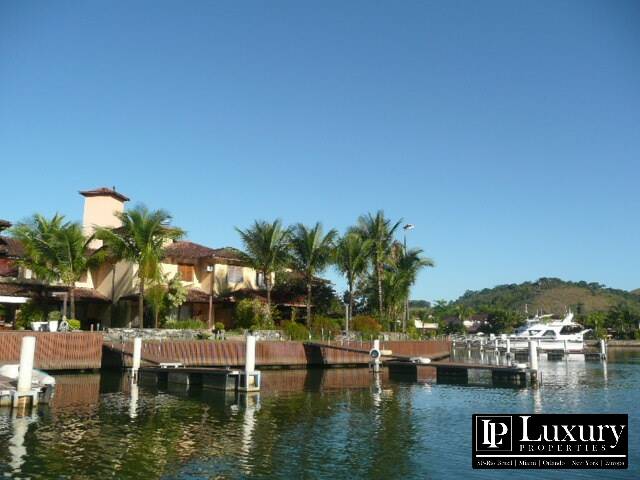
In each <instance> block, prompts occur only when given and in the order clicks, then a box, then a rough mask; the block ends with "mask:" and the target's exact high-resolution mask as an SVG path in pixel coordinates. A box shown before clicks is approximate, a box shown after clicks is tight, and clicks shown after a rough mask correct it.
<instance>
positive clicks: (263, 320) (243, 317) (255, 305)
mask: <svg viewBox="0 0 640 480" xmlns="http://www.w3.org/2000/svg"><path fill="white" fill-rule="evenodd" d="M268 313H269V307H268V306H267V305H265V304H264V303H262V302H261V301H260V300H257V299H249V298H245V299H244V300H240V301H239V302H238V304H237V305H236V309H235V312H234V318H235V321H236V325H237V326H238V327H240V328H251V329H256V330H271V329H273V328H275V323H274V322H275V320H276V319H277V318H278V314H277V313H276V310H275V308H272V309H271V318H269V315H268Z"/></svg>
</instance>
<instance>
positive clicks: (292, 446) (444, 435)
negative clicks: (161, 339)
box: [0, 349, 640, 480]
mask: <svg viewBox="0 0 640 480" xmlns="http://www.w3.org/2000/svg"><path fill="white" fill-rule="evenodd" d="M540 366H541V370H542V384H541V387H540V388H539V389H513V388H494V387H492V386H490V382H486V379H485V378H483V377H482V375H481V374H480V375H478V376H477V377H475V376H473V377H471V378H470V383H471V384H472V385H444V384H437V383H431V382H423V383H415V382H404V381H399V380H396V379H389V378H388V374H387V373H386V371H383V372H382V373H381V374H380V375H379V376H378V377H376V376H374V375H373V374H371V373H370V372H369V371H368V370H367V369H331V370H318V369H316V370H308V371H307V370H282V371H267V372H264V378H263V384H264V387H263V390H262V391H261V392H260V393H259V394H247V395H236V394H235V393H225V392H219V391H203V390H197V389H192V390H191V391H186V390H182V389H176V390H174V389H169V390H168V389H166V388H160V389H158V388H156V387H151V386H150V387H147V386H140V387H136V386H135V385H131V383H130V381H129V379H128V378H127V377H126V376H123V375H121V374H120V373H116V372H102V373H101V374H82V375H60V376H57V380H58V390H57V392H56V398H55V399H54V402H53V403H52V404H51V405H50V406H47V407H40V409H39V410H38V412H37V413H35V412H34V413H33V414H31V415H29V414H27V415H24V416H17V415H15V413H12V412H11V411H10V410H1V411H0V444H1V445H2V448H0V475H3V476H4V478H31V479H45V478H46V479H49V478H69V479H92V478H96V479H97V478H99V479H106V478H117V479H125V478H132V479H145V480H151V479H205V478H206V479H209V478H230V479H234V478H282V479H291V478H329V479H332V480H337V479H343V478H344V479H355V478H385V479H394V478H420V479H423V478H430V479H444V478H462V477H466V478H486V479H501V478H505V479H506V478H536V479H540V478H552V479H553V478H557V479H560V478H562V479H568V478H629V479H631V478H640V456H639V454H638V452H639V448H640V415H639V414H638V405H639V403H638V402H639V399H640V351H638V350H623V349H620V350H613V349H612V350H611V351H610V352H609V360H608V361H607V362H606V363H602V362H585V361H584V359H583V358H582V357H581V356H577V355H576V356H571V357H569V359H567V360H562V361H547V360H545V357H544V356H542V357H541V362H540ZM494 412H495V413H527V412H534V413H628V414H629V452H630V455H631V456H630V460H629V464H630V467H629V469H628V470H617V471H614V470H597V471H589V470H564V471H553V470H544V471H539V470H519V471H509V470H503V471H497V470H473V469H472V468H471V414H473V413H494Z"/></svg>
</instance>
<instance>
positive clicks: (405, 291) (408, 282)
mask: <svg viewBox="0 0 640 480" xmlns="http://www.w3.org/2000/svg"><path fill="white" fill-rule="evenodd" d="M397 252H398V255H397V257H396V259H395V262H394V263H395V268H394V274H395V276H396V277H397V281H398V288H399V289H400V293H401V296H402V301H403V302H404V301H405V300H406V299H408V298H409V294H410V293H411V286H412V285H413V284H414V283H416V278H417V276H418V272H419V271H420V270H421V269H423V268H425V267H433V266H435V263H434V261H433V260H432V259H430V258H427V257H423V256H422V254H423V250H422V249H421V248H410V249H409V250H405V249H404V247H402V246H400V248H398V250H397ZM402 322H403V323H402V330H403V331H406V328H407V325H406V317H405V316H404V315H403V317H402Z"/></svg>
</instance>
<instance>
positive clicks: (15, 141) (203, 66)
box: [0, 0, 640, 299]
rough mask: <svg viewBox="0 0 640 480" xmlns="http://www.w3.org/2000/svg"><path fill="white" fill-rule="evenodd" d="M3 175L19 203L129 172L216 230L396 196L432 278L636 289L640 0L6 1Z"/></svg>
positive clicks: (3, 213) (342, 215)
mask: <svg viewBox="0 0 640 480" xmlns="http://www.w3.org/2000/svg"><path fill="white" fill-rule="evenodd" d="M0 179H1V182H0V185H1V187H0V218H6V219H9V220H13V221H15V220H19V219H22V218H24V217H26V216H27V215H30V214H32V213H34V212H42V213H45V214H52V213H54V212H55V211H60V212H61V213H64V214H66V215H68V216H69V217H71V218H73V219H78V220H79V219H80V218H81V215H82V198H81V197H80V196H79V195H78V194H77V191H78V190H81V189H89V188H94V187H98V186H112V185H116V186H117V188H118V190H119V191H121V192H123V193H125V194H126V195H128V196H130V197H131V198H132V199H133V200H135V201H137V202H144V203H145V204H147V205H148V206H150V207H152V208H159V207H163V208H166V209H168V210H169V211H170V212H171V213H172V214H173V216H174V218H175V222H176V224H178V225H180V226H182V227H183V228H185V229H186V230H187V231H188V234H189V238H190V239H192V240H194V241H197V242H202V243H205V244H208V245H211V246H224V245H233V246H240V245H239V239H238V236H237V234H236V233H235V231H234V229H233V227H234V226H240V227H245V226H247V225H249V224H250V223H251V222H252V221H253V220H254V219H260V218H263V219H273V218H275V217H280V218H282V219H283V220H284V221H285V222H287V223H293V222H306V223H312V222H315V221H316V220H319V221H322V222H323V223H324V225H326V226H327V227H335V228H337V229H339V230H340V231H344V229H345V228H346V227H347V226H348V225H350V224H352V223H353V222H354V221H355V220H356V218H357V217H358V215H360V214H362V213H365V212H367V211H375V210H377V209H379V208H382V209H384V210H385V212H386V213H387V214H388V215H389V216H390V217H392V218H394V219H397V218H400V217H403V218H404V219H405V221H407V222H411V223H414V224H415V225H416V228H415V230H413V231H412V232H411V233H410V235H409V238H408V243H409V245H410V246H420V247H422V248H424V249H425V251H426V252H427V253H428V254H429V255H430V256H432V257H433V258H434V259H435V261H436V262H437V267H436V268H434V269H430V270H428V271H425V272H424V273H423V274H421V275H420V277H419V280H418V283H417V285H416V286H415V288H414V293H413V297H414V298H425V299H438V298H446V299H453V298H456V297H457V296H459V295H460V294H462V293H463V292H464V291H465V290H467V289H480V288H484V287H488V286H493V285H496V284H501V283H512V282H521V281H525V280H534V279H536V278H538V277H540V276H557V277H561V278H564V279H569V280H587V281H597V282H602V283H605V284H607V285H609V286H612V287H617V288H624V289H634V288H639V287H640V276H639V272H640V253H639V246H640V222H639V215H638V213H639V211H640V193H639V191H638V182H639V180H640V2H638V1H622V0H619V1H599V2H593V1H587V0H580V1H557V0H553V1H530V2H524V1H517V2H514V1H476V0H469V1H441V2H429V1H419V2H412V1H403V2H392V1H387V2H371V1H368V0H366V1H355V0H354V1H347V2H345V1H322V2H320V1H305V2H300V1H291V2H286V1H270V2H262V1H260V2H259V1H246V2H237V1H229V2H222V1H189V2H179V1H158V0H153V1H134V2H130V1H126V2H125V1H120V2H116V1H110V2H92V1H90V2H80V1H78V2H70V1H56V2H51V1H38V2H36V1H29V0H25V1H11V0H0ZM330 277H331V278H334V279H335V278H337V275H335V274H331V275H330ZM338 286H339V287H341V286H342V283H338Z"/></svg>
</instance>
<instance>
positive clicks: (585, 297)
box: [454, 278, 640, 314]
mask: <svg viewBox="0 0 640 480" xmlns="http://www.w3.org/2000/svg"><path fill="white" fill-rule="evenodd" d="M639 293H640V291H639V290H634V291H633V292H628V291H626V290H618V289H614V288H607V287H606V286H604V285H601V284H599V283H587V282H567V281H563V280H560V279H559V278H540V279H539V280H537V281H535V282H525V283H521V284H519V285H516V284H511V285H498V286H497V287H493V288H485V289H484V290H479V291H467V292H466V293H465V294H464V295H462V296H461V297H460V298H458V300H456V301H455V302H454V303H456V304H459V305H465V306H468V307H472V308H474V309H479V308H482V307H488V306H490V307H499V308H504V309H508V310H515V311H519V312H524V308H525V304H526V305H528V308H529V312H530V313H533V312H536V311H537V310H542V311H543V312H544V313H555V314H562V313H564V312H565V308H571V309H572V310H573V311H574V312H576V313H578V314H587V313H589V312H592V311H605V310H608V309H609V308H611V307H613V306H615V305H619V304H627V305H629V306H630V307H631V308H636V309H637V308H640V295H639Z"/></svg>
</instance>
